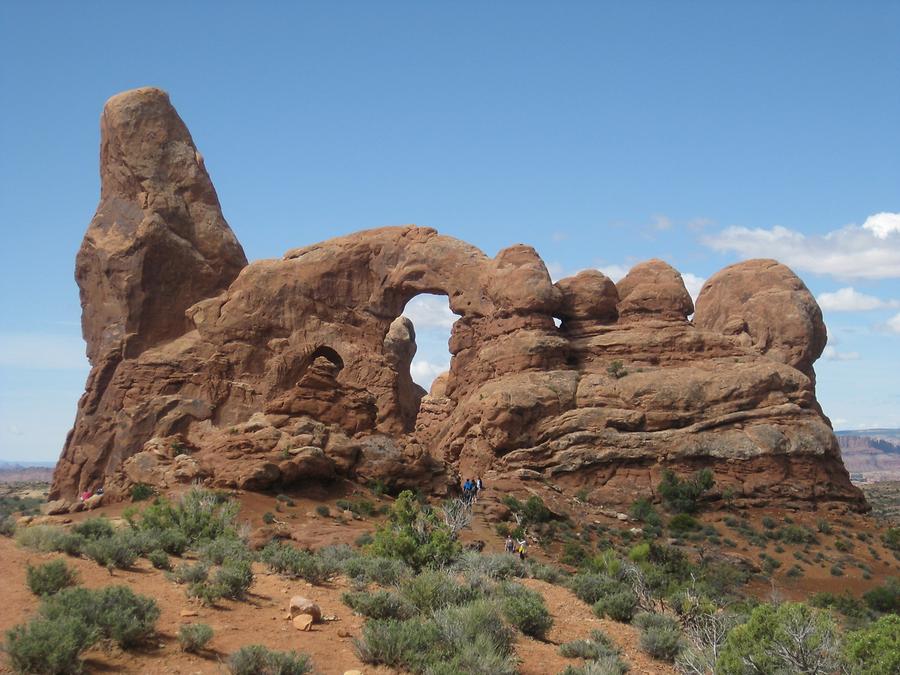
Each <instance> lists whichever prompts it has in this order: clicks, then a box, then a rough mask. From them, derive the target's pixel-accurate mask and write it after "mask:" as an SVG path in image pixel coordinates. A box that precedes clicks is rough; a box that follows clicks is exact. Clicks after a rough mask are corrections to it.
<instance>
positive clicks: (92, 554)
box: [81, 533, 140, 570]
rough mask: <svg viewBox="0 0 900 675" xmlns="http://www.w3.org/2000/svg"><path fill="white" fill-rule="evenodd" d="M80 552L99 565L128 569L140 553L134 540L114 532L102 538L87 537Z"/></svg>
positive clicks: (108, 567)
mask: <svg viewBox="0 0 900 675" xmlns="http://www.w3.org/2000/svg"><path fill="white" fill-rule="evenodd" d="M81 551H82V553H84V555H86V556H87V557H88V558H90V559H91V560H93V561H94V562H95V563H97V564H98V565H100V566H101V567H106V568H107V569H112V568H114V567H117V568H119V569H123V570H125V569H129V568H130V567H131V566H132V565H134V562H135V560H137V559H138V556H139V555H140V550H139V549H138V548H137V547H136V546H135V545H134V542H133V541H131V540H130V538H129V537H127V536H125V535H124V534H119V533H116V534H114V535H113V536H111V537H105V538H103V539H88V540H87V541H85V542H84V544H83V545H82V547H81Z"/></svg>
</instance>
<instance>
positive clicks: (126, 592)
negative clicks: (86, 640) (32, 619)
mask: <svg viewBox="0 0 900 675" xmlns="http://www.w3.org/2000/svg"><path fill="white" fill-rule="evenodd" d="M40 615H41V616H42V617H43V618H45V619H47V620H50V621H58V620H63V619H67V618H77V619H78V620H80V621H82V622H83V623H84V624H85V625H87V626H93V627H94V628H96V631H97V635H98V636H99V637H100V638H103V639H109V640H113V641H114V642H116V643H117V644H118V645H119V646H120V647H121V648H122V649H127V648H129V647H132V646H134V645H137V644H140V643H141V642H143V641H145V640H146V639H147V638H148V637H150V636H151V635H152V634H153V633H154V632H155V630H156V621H157V619H159V607H158V606H157V604H156V601H154V600H153V599H152V598H147V597H144V596H142V595H137V594H135V593H134V591H132V590H131V589H130V588H128V587H127V586H107V587H106V588H100V589H96V590H89V589H86V588H80V587H75V588H68V589H65V590H62V591H60V592H59V593H57V594H56V595H53V596H50V597H49V598H47V599H46V600H45V601H44V603H43V604H42V605H41V608H40Z"/></svg>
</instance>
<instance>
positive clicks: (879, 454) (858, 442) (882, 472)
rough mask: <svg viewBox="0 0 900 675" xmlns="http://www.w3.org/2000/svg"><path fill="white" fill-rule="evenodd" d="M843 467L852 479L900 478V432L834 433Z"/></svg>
mask: <svg viewBox="0 0 900 675" xmlns="http://www.w3.org/2000/svg"><path fill="white" fill-rule="evenodd" d="M834 433H835V435H837V439H838V445H840V446H841V456H842V457H843V458H844V466H846V467H847V471H849V472H850V473H851V474H860V475H859V476H858V477H856V476H854V480H856V479H857V478H861V479H863V480H897V479H900V429H853V430H845V431H835V432H834Z"/></svg>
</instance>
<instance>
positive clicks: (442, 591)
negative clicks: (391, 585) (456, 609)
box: [400, 570, 478, 612]
mask: <svg viewBox="0 0 900 675" xmlns="http://www.w3.org/2000/svg"><path fill="white" fill-rule="evenodd" d="M400 595H401V596H402V597H403V598H404V599H405V600H406V601H407V602H408V603H409V604H410V605H412V606H413V607H415V608H416V609H417V610H418V611H419V612H431V611H434V610H436V609H440V608H442V607H446V606H447V605H459V604H462V603H465V602H469V601H471V600H474V599H475V598H476V597H477V595H478V593H477V592H476V591H475V590H474V589H472V588H471V587H468V586H464V585H463V584H460V583H458V582H457V581H456V580H455V579H454V578H453V577H452V576H451V575H450V574H448V573H447V572H446V571H444V570H426V571H424V572H422V573H420V574H417V575H416V576H413V577H409V578H407V579H404V580H403V581H402V582H401V583H400Z"/></svg>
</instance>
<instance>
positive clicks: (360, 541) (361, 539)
mask: <svg viewBox="0 0 900 675" xmlns="http://www.w3.org/2000/svg"><path fill="white" fill-rule="evenodd" d="M373 541H374V539H373V538H372V535H371V534H370V533H369V532H363V533H362V534H361V535H359V536H358V537H357V538H356V540H355V541H354V542H353V543H354V545H356V546H359V547H362V546H368V545H369V544H371V543H372V542H373Z"/></svg>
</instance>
